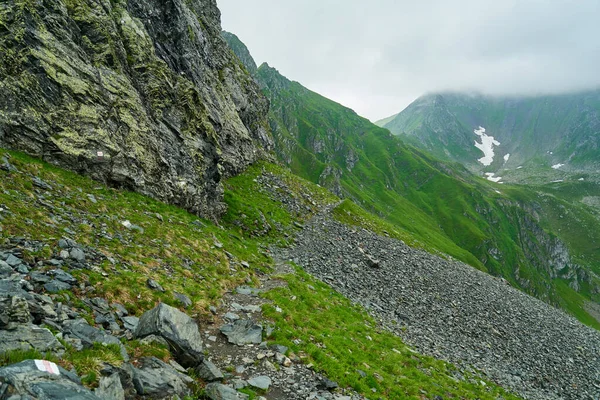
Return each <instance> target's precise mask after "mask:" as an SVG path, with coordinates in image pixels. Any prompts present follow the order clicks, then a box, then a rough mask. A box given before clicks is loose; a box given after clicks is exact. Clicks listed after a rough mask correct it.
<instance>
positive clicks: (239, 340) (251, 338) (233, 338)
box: [220, 319, 262, 346]
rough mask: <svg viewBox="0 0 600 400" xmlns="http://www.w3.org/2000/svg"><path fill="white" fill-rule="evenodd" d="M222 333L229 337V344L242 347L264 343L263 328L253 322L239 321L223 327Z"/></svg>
mask: <svg viewBox="0 0 600 400" xmlns="http://www.w3.org/2000/svg"><path fill="white" fill-rule="evenodd" d="M220 331H221V333H223V334H224V335H225V336H227V340H228V341H229V343H233V344H236V345H238V346H242V345H245V344H251V343H253V344H260V343H261V342H262V326H261V325H257V324H255V323H254V321H252V320H242V319H240V320H237V321H235V322H233V323H231V324H227V325H223V326H222V327H221V328H220Z"/></svg>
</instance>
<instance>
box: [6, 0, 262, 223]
mask: <svg viewBox="0 0 600 400" xmlns="http://www.w3.org/2000/svg"><path fill="white" fill-rule="evenodd" d="M220 32H221V27H220V13H219V10H218V8H217V6H216V2H215V1H214V0H187V1H186V0H160V1H159V0H142V1H125V0H120V1H119V0H111V1H109V0H98V1H92V0H45V1H36V0H8V1H5V2H2V4H0V52H1V53H2V57H1V58H0V94H1V95H0V146H2V147H9V148H13V149H18V150H23V151H26V152H28V153H31V154H33V155H36V156H39V157H42V158H43V159H44V160H46V161H49V162H51V163H54V164H58V165H61V166H65V167H67V168H70V169H73V170H75V171H76V172H79V173H83V174H87V175H90V176H92V177H93V178H95V179H98V180H101V181H104V182H107V183H109V184H111V185H113V186H117V187H123V188H127V189H133V190H136V191H139V192H141V193H144V194H148V195H151V196H153V197H155V198H158V199H160V200H163V201H167V202H170V203H173V204H177V205H179V206H182V207H185V208H187V209H188V210H191V211H193V212H195V213H198V214H200V215H203V216H206V217H214V216H215V215H218V214H219V213H221V212H222V211H223V210H224V205H223V203H222V201H221V199H222V192H223V189H222V186H221V183H220V182H221V179H222V178H224V177H227V176H230V175H233V174H236V173H239V172H240V171H242V170H243V169H244V168H245V167H246V166H248V165H249V164H250V163H252V162H253V161H255V160H256V159H257V158H259V157H260V156H261V154H263V153H264V149H266V150H267V151H268V150H270V148H271V146H272V145H271V140H272V139H271V137H270V134H269V133H268V124H267V120H266V114H267V112H268V101H267V100H266V98H265V97H264V96H263V95H262V94H261V92H260V90H259V88H258V85H257V84H256V83H255V82H254V81H253V80H252V79H251V78H250V77H249V76H248V74H247V72H246V70H245V69H244V67H243V66H241V65H240V63H239V61H238V60H237V59H236V58H235V56H234V55H233V54H232V53H231V51H230V50H229V48H228V47H227V44H226V43H225V42H224V40H223V39H222V38H221V36H220Z"/></svg>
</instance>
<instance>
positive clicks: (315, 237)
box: [279, 211, 600, 400]
mask: <svg viewBox="0 0 600 400" xmlns="http://www.w3.org/2000/svg"><path fill="white" fill-rule="evenodd" d="M279 251H280V252H281V253H280V254H279V256H280V257H285V258H288V259H291V260H293V261H294V262H296V263H297V264H298V265H300V266H302V267H303V268H304V269H305V270H306V271H308V272H309V273H311V274H313V275H314V276H316V277H318V278H319V279H322V280H323V281H325V282H327V283H329V284H331V285H332V286H333V287H334V288H335V289H337V290H338V291H340V292H341V293H343V294H344V295H345V296H347V297H348V298H350V299H351V300H353V301H355V302H356V303H359V304H361V305H363V306H365V307H366V308H367V309H368V310H369V311H370V313H371V314H373V315H374V316H375V317H376V318H378V320H379V321H380V323H381V324H382V325H383V326H385V327H387V328H388V329H390V330H392V331H393V332H394V333H396V334H398V335H399V336H401V337H402V338H403V339H404V340H405V341H406V342H407V343H408V344H409V345H412V346H413V347H415V348H416V349H417V350H419V351H420V352H422V353H425V354H428V355H431V356H434V357H437V358H442V359H445V360H448V361H450V362H453V363H455V364H456V365H458V366H460V367H461V368H463V370H469V369H470V368H475V369H477V370H480V371H482V372H483V373H485V374H486V375H487V376H488V377H489V378H490V379H492V380H493V381H496V382H498V383H499V384H501V385H502V386H504V387H506V388H508V389H510V390H512V391H514V392H515V393H517V394H519V395H521V396H523V397H524V398H526V399H532V400H538V399H539V400H542V399H543V400H548V399H550V400H553V399H598V398H600V332H598V331H596V330H594V329H592V328H589V327H587V326H585V325H583V324H581V323H580V322H579V321H577V320H576V319H574V318H573V317H571V316H569V315H566V314H565V313H564V312H562V311H560V310H557V309H555V308H553V307H551V306H550V305H547V304H546V303H543V302H542V301H539V300H537V299H535V298H533V297H531V296H529V295H527V294H525V293H522V292H520V291H519V290H517V289H514V288H512V287H510V286H509V285H508V284H507V283H506V282H505V281H503V280H502V279H498V278H495V277H492V276H490V275H488V274H485V273H483V272H481V271H478V270H476V269H475V268H472V267H470V266H468V265H465V264H463V263H460V262H457V261H454V260H446V259H443V258H440V257H437V256H434V255H431V254H429V253H427V252H424V251H421V250H416V249H413V248H411V247H408V246H406V245H405V244H404V243H403V242H402V241H399V240H395V239H390V238H387V237H382V236H378V235H375V234H373V233H371V232H368V231H366V230H363V229H360V228H352V227H348V226H346V225H343V224H340V223H338V222H336V221H334V220H333V219H332V218H331V216H330V214H329V212H328V211H325V212H323V213H321V214H319V215H317V216H316V217H315V218H313V220H312V221H311V222H309V223H308V224H307V225H306V227H305V229H304V230H303V231H302V232H301V233H300V234H299V235H298V238H297V242H296V245H295V246H294V247H292V248H289V249H283V250H279Z"/></svg>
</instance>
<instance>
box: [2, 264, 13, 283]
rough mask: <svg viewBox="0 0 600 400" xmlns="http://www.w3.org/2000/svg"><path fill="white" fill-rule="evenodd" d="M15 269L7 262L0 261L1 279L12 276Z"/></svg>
mask: <svg viewBox="0 0 600 400" xmlns="http://www.w3.org/2000/svg"><path fill="white" fill-rule="evenodd" d="M12 273H13V269H12V268H11V267H10V265H8V264H7V263H6V262H4V261H2V260H0V279H1V278H6V277H9V276H11V275H12Z"/></svg>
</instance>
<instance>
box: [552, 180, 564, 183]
mask: <svg viewBox="0 0 600 400" xmlns="http://www.w3.org/2000/svg"><path fill="white" fill-rule="evenodd" d="M564 181H565V180H564V179H557V180H555V181H552V182H550V183H560V182H564Z"/></svg>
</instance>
